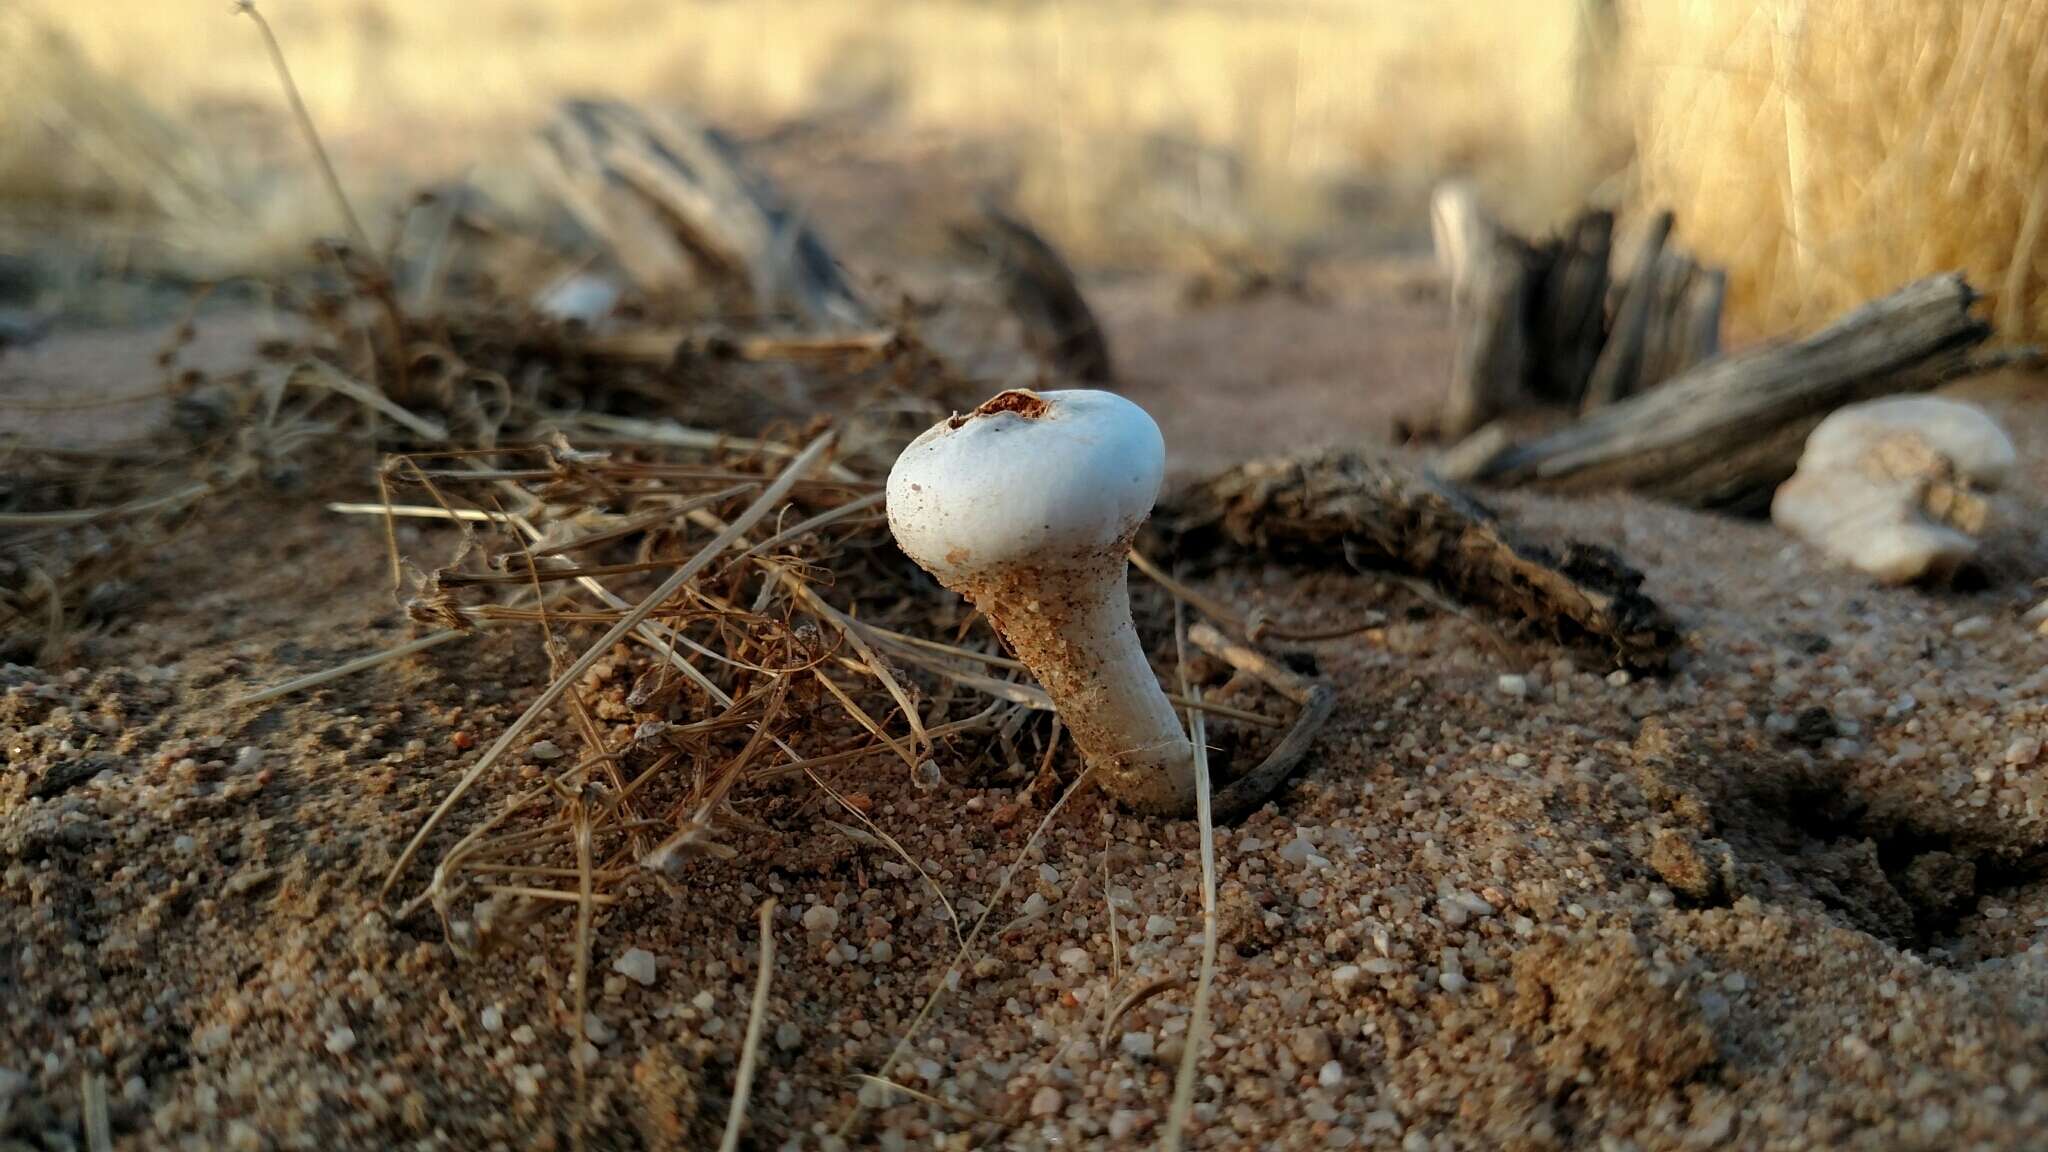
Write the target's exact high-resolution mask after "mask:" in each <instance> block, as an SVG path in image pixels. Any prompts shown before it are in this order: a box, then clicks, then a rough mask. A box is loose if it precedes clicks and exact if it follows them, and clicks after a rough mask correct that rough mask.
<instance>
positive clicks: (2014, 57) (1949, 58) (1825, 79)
mask: <svg viewBox="0 0 2048 1152" xmlns="http://www.w3.org/2000/svg"><path fill="white" fill-rule="evenodd" d="M1628 15H1629V17H1631V18H1632V25H1631V37H1632V44H1633V48H1632V52H1631V57H1632V58H1631V60H1630V65H1631V67H1630V72H1631V74H1632V81H1633V91H1634V93H1635V97H1636V106H1637V135H1638V167H1639V173H1640V178H1641V195H1642V197H1643V199H1644V200H1645V201H1647V202H1649V203H1654V204H1660V205H1669V206H1670V207H1672V208H1674V209H1676V211H1677V213H1678V219H1679V228H1680V231H1681V233H1682V235H1683V239H1684V240H1685V241H1686V242H1687V243H1688V244H1690V245H1692V246H1694V247H1697V248H1699V249H1700V250H1702V251H1703V252H1704V253H1705V254H1706V255H1707V256H1708V257H1709V258H1711V259H1714V260H1717V261H1720V262H1723V263H1725V264H1727V265H1728V266H1729V268H1730V272H1731V278H1730V303H1731V310H1732V312H1733V314H1734V316H1735V318H1736V319H1737V320H1738V321H1740V322H1743V323H1745V324H1747V325H1748V326H1750V327H1751V328H1753V329H1758V330H1766V331H1768V330H1775V329H1778V328H1781V327H1785V326H1799V327H1811V326H1813V325H1815V324H1817V323H1819V322H1821V321H1823V320H1825V319H1827V318H1828V317H1831V316H1833V315H1835V314H1837V313H1839V312H1841V311H1843V310H1844V309H1846V308H1848V307H1850V306H1852V305H1854V304H1857V303H1860V302H1862V301H1864V300H1867V299H1869V298H1871V297H1874V296H1877V295H1880V294H1882V293H1884V292H1887V291H1890V290H1892V289H1894V288H1897V287H1898V286H1900V285H1901V284H1904V283H1906V282H1908V281H1910V280H1913V279H1916V278H1918V277H1921V276H1926V275H1930V274H1933V273H1938V272H1943V271H1948V270H1953V269H1965V270H1967V271H1968V272H1969V275H1970V279H1971V281H1972V282H1973V283H1975V284H1978V285H1982V286H1984V287H1985V288H1986V289H1987V290H1988V291H1990V292H1992V293H1995V294H1996V296H1997V300H1996V316H1997V318H1998V321H1999V323H2000V326H2001V327H2002V328H2003V329H2004V330H2005V331H2006V334H2007V335H2009V336H2012V337H2016V338H2026V339H2040V338H2042V337H2044V336H2048V229H2044V227H2043V224H2044V220H2043V216H2044V213H2048V4H2044V3H2042V2H2041V0H1883V2H1877V0H1773V2H1771V3H1767V4H1750V3H1737V2H1735V0H1694V2H1690V3H1682V4H1673V3H1662V2H1656V0H1638V2H1637V3H1635V4H1633V5H1631V6H1630V8H1629V12H1628Z"/></svg>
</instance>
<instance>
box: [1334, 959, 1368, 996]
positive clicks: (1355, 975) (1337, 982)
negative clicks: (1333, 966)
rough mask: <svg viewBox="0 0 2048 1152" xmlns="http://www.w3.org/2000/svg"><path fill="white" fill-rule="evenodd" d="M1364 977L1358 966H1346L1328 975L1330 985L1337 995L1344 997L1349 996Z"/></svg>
mask: <svg viewBox="0 0 2048 1152" xmlns="http://www.w3.org/2000/svg"><path fill="white" fill-rule="evenodd" d="M1364 977H1365V972H1364V970H1363V969H1361V968H1359V966H1358V965H1356V964H1346V965H1344V966H1343V967H1341V968H1339V969H1337V970H1336V971H1335V972H1332V973H1330V985H1331V986H1332V987H1334V988H1335V989H1336V990H1337V994H1338V995H1340V996H1345V995H1349V994H1350V992H1351V990H1352V989H1353V988H1356V987H1358V982H1359V981H1360V980H1361V979H1363V978H1364Z"/></svg>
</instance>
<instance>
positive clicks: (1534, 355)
mask: <svg viewBox="0 0 2048 1152" xmlns="http://www.w3.org/2000/svg"><path fill="white" fill-rule="evenodd" d="M1613 247H1614V214H1613V213H1612V212H1602V211H1597V210H1596V211H1590V212H1586V213H1583V214H1581V215H1580V216H1579V218H1578V219H1577V220H1575V221H1573V222H1572V225H1571V227H1569V228H1567V229H1566V230H1565V232H1564V234H1563V235H1562V236H1561V237H1560V238H1559V239H1558V242H1557V247H1556V250H1555V253H1554V254H1553V255H1552V257H1551V258H1550V260H1549V264H1548V267H1547V268H1545V269H1544V271H1543V274H1542V277H1541V279H1540V280H1539V281H1538V283H1537V286H1536V311H1535V317H1534V321H1533V323H1532V325H1531V332H1530V336H1531V345H1532V346H1531V348H1530V350H1529V354H1530V358H1531V359H1530V364H1529V374H1530V381H1529V384H1530V390H1531V391H1532V392H1534V393H1535V394H1536V397H1537V398H1538V399H1540V400H1543V401H1545V402H1548V403H1553V404H1561V405H1565V406H1568V407H1571V408H1577V407H1578V405H1579V401H1580V399H1581V398H1582V397H1583V396H1584V395H1585V394H1586V381H1587V380H1589V379H1590V378H1591V377H1592V375H1593V365H1594V363H1595V361H1596V360H1598V358H1599V356H1600V346H1601V344H1602V343H1603V342H1604V341H1605V340H1606V338H1607V285H1608V280H1609V274H1608V262H1609V261H1610V260H1611V259H1612V258H1613Z"/></svg>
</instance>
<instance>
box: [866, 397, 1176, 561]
mask: <svg viewBox="0 0 2048 1152" xmlns="http://www.w3.org/2000/svg"><path fill="white" fill-rule="evenodd" d="M1165 478H1166V442H1165V440H1164V439H1163V438H1162V437H1161V436H1160V435H1159V426H1158V425H1157V424H1155V423H1153V422H1152V417H1150V416H1148V415H1146V414H1145V410H1144V409H1143V408H1140V407H1138V406H1137V405H1136V404H1133V403H1131V402H1130V401H1129V400H1126V399H1124V398H1123V397H1121V396H1118V395H1115V394H1114V393H1110V392H1097V391H1092V390H1087V389H1075V390H1071V391H1058V392H1029V391H1025V390H1022V389H1012V390H1010V391H1008V392H1003V393H1001V394H999V395H997V396H996V397H994V398H993V399H991V400H989V401H988V402H987V403H985V404H983V405H982V406H981V407H979V408H976V409H975V410H974V411H972V412H969V413H967V414H965V415H956V416H953V417H951V418H949V419H947V420H943V421H941V422H939V423H938V424H937V425H935V426H934V427H932V428H931V429H929V430H928V431H926V432H925V433H924V434H923V435H922V436H919V437H918V438H917V439H916V440H913V441H911V443H910V446H909V447H908V448H905V449H904V450H903V454H902V455H901V456H898V457H897V458H896V464H895V466H894V467H893V468H891V469H890V470H889V486H888V507H889V528H890V530H891V531H893V532H894V533H895V534H896V543H897V544H898V545H899V546H901V547H902V549H903V551H904V552H905V553H907V554H908V555H909V556H910V558H911V559H913V560H915V561H917V562H918V564H919V565H921V566H923V567H924V568H925V569H926V570H927V571H929V572H931V573H932V574H933V575H935V576H937V577H939V578H940V580H942V581H945V580H950V579H955V578H961V577H972V576H975V575H977V574H982V573H986V572H989V571H990V570H991V569H995V568H1002V567H1006V566H1009V565H1013V564H1018V563H1025V562H1029V563H1037V564H1043V565H1046V566H1050V567H1059V566H1063V563H1062V562H1075V561H1083V560H1087V559H1091V558H1094V557H1098V556H1100V555H1101V554H1102V553H1103V551H1104V550H1105V549H1109V548H1120V546H1121V545H1122V544H1123V543H1124V542H1126V541H1128V540H1129V538H1130V536H1131V534H1132V533H1133V532H1135V531H1136V530H1137V528H1138V526H1139V525H1140V524H1143V523H1144V522H1145V517H1146V516H1148V515H1150V514H1151V512H1152V505H1153V503H1154V502H1156V501H1157V500H1158V499H1159V486H1160V484H1161V483H1163V482H1164V480H1165Z"/></svg>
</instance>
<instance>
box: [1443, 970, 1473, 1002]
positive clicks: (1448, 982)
mask: <svg viewBox="0 0 2048 1152" xmlns="http://www.w3.org/2000/svg"><path fill="white" fill-rule="evenodd" d="M1436 983H1437V987H1439V988H1442V989H1443V990H1444V991H1446V992H1449V993H1450V994H1451V995H1453V996H1455V995H1457V994H1458V993H1460V992H1463V991H1464V990H1465V986H1466V985H1467V984H1468V983H1469V981H1467V980H1466V979H1465V974H1464V973H1463V972H1445V973H1442V974H1441V975H1439V976H1438V977H1437V978H1436Z"/></svg>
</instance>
